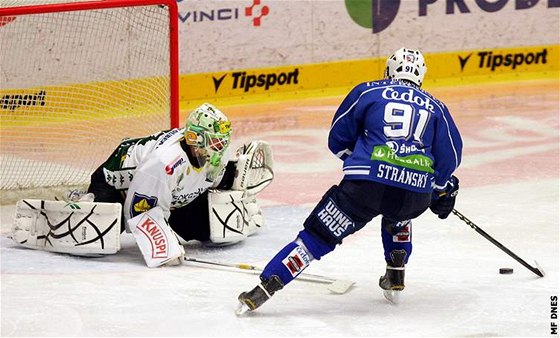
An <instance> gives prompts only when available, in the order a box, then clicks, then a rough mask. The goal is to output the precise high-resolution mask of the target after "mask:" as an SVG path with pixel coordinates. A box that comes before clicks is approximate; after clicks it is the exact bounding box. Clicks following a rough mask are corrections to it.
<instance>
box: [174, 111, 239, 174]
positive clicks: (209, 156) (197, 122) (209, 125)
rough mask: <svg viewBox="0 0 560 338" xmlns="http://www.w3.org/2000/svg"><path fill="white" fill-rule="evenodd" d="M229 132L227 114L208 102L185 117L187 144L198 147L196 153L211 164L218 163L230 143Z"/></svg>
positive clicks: (217, 164) (229, 126)
mask: <svg viewBox="0 0 560 338" xmlns="http://www.w3.org/2000/svg"><path fill="white" fill-rule="evenodd" d="M231 133H232V129H231V122H230V121H229V120H228V118H227V116H226V115H225V114H224V113H222V112H221V111H220V110H219V109H218V108H216V107H214V106H213V105H211V104H209V103H204V104H203V105H201V106H200V107H198V108H196V109H195V110H193V111H192V112H191V113H190V114H189V116H188V117H187V123H186V126H185V140H186V142H187V144H188V145H191V146H195V147H196V148H198V149H197V155H198V156H202V157H203V158H204V159H205V162H206V163H209V164H210V165H212V166H219V165H220V162H221V158H222V155H223V154H224V152H225V151H226V149H227V147H228V146H229V144H230V138H231ZM200 165H204V163H200Z"/></svg>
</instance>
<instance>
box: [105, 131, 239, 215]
mask: <svg viewBox="0 0 560 338" xmlns="http://www.w3.org/2000/svg"><path fill="white" fill-rule="evenodd" d="M183 135H184V129H172V130H170V131H168V132H162V133H159V134H155V135H153V136H151V137H149V138H144V139H141V141H140V142H137V143H135V144H133V145H131V146H130V147H128V150H127V152H126V155H125V158H124V160H123V161H122V164H121V165H120V166H119V168H117V169H116V170H111V168H110V167H109V166H108V167H107V168H104V173H105V178H106V180H107V182H108V183H109V184H110V185H112V186H114V187H115V188H116V189H117V190H128V192H127V196H126V200H125V202H124V206H123V214H124V218H125V224H126V222H128V220H129V219H131V218H133V217H135V216H137V215H139V214H141V213H143V212H145V211H147V210H149V209H151V208H153V207H155V206H156V205H157V206H159V207H160V208H161V209H162V211H163V215H164V217H165V218H166V219H168V218H169V214H170V210H171V209H172V208H180V207H182V206H184V205H187V204H188V203H189V202H191V201H192V200H194V199H195V198H196V197H198V196H199V195H200V194H202V193H203V192H205V191H206V190H208V189H209V188H210V187H212V186H214V185H215V184H216V183H219V181H220V179H221V176H222V175H223V171H224V168H225V165H226V164H227V162H228V160H229V159H230V157H231V152H230V151H226V152H225V153H224V155H223V156H222V157H221V164H220V165H219V166H215V167H211V166H203V167H202V168H197V167H195V166H193V165H192V164H191V161H190V160H189V157H188V156H187V153H186V150H185V149H184V148H183V146H182V145H181V142H180V141H181V139H183V137H184V136H183ZM211 170H217V171H218V172H217V173H214V172H209V171H211Z"/></svg>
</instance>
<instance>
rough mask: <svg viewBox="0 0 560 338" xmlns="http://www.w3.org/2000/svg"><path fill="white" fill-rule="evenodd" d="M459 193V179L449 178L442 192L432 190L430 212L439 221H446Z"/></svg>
mask: <svg viewBox="0 0 560 338" xmlns="http://www.w3.org/2000/svg"><path fill="white" fill-rule="evenodd" d="M458 192H459V179H458V178H457V177H455V176H451V179H450V180H449V183H448V184H447V187H446V189H445V190H444V191H436V190H434V192H433V195H432V204H431V205H430V210H432V212H433V213H434V214H436V215H438V217H439V218H440V219H446V218H447V216H449V214H450V213H451V211H453V208H454V207H455V198H456V197H457V193H458Z"/></svg>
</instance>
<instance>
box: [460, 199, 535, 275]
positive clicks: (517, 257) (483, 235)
mask: <svg viewBox="0 0 560 338" xmlns="http://www.w3.org/2000/svg"><path fill="white" fill-rule="evenodd" d="M451 212H452V213H453V215H455V216H457V217H459V219H460V220H461V221H463V222H465V223H467V225H468V226H470V227H471V228H473V229H474V230H475V231H476V232H478V233H479V234H480V235H482V237H484V238H486V239H487V240H489V241H490V242H492V244H494V245H495V246H497V247H498V248H500V249H501V250H502V251H504V252H505V253H507V254H508V255H509V256H510V257H512V258H513V259H515V260H516V261H518V262H519V263H521V265H523V266H524V267H526V268H527V269H529V270H531V271H532V272H533V273H534V274H536V275H537V276H539V277H544V270H543V269H542V268H541V266H540V265H539V263H538V262H537V261H535V264H536V265H537V267H533V266H531V265H530V264H529V263H527V262H525V261H524V260H523V259H521V258H520V257H519V256H517V255H516V254H514V253H513V252H512V251H511V250H510V249H508V248H506V247H505V246H504V245H502V244H501V243H500V242H498V241H497V240H495V239H494V238H493V237H492V236H490V235H489V234H487V233H486V232H485V231H484V230H482V229H481V228H480V227H478V226H477V225H476V224H474V223H473V222H472V221H471V220H470V219H468V218H466V217H465V216H464V215H463V214H461V213H460V212H459V211H457V210H455V209H453V210H452V211H451Z"/></svg>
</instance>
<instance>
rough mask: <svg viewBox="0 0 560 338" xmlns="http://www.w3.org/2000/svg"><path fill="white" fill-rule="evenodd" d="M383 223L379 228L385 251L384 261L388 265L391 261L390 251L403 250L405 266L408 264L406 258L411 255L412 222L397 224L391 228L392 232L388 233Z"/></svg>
mask: <svg viewBox="0 0 560 338" xmlns="http://www.w3.org/2000/svg"><path fill="white" fill-rule="evenodd" d="M383 223H384V222H382V226H381V238H382V240H383V249H384V251H385V261H386V262H388V263H389V262H391V261H392V259H391V251H393V250H404V251H406V258H405V264H406V263H408V258H409V257H410V254H411V253H412V222H410V221H404V222H398V223H397V227H393V228H392V229H391V230H392V231H389V229H388V227H387V226H386V224H383Z"/></svg>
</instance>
